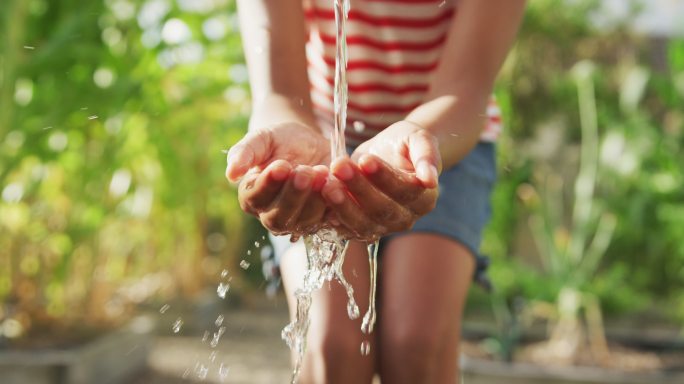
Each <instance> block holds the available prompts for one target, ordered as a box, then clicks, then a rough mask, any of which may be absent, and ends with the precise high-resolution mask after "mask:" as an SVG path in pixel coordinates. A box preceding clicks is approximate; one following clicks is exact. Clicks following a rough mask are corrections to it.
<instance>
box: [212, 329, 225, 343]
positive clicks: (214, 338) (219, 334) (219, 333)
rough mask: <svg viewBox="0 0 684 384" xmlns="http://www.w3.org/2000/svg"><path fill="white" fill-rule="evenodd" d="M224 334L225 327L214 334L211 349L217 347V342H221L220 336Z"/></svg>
mask: <svg viewBox="0 0 684 384" xmlns="http://www.w3.org/2000/svg"><path fill="white" fill-rule="evenodd" d="M225 332H226V327H221V328H219V330H218V332H214V337H213V338H212V339H211V343H209V345H211V347H212V348H216V346H217V345H218V343H219V341H221V336H223V334H224V333H225Z"/></svg>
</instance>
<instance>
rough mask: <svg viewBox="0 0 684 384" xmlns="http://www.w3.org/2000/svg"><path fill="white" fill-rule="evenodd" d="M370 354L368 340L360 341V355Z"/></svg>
mask: <svg viewBox="0 0 684 384" xmlns="http://www.w3.org/2000/svg"><path fill="white" fill-rule="evenodd" d="M369 354H370V343H369V342H368V340H364V341H362V342H361V355H363V356H368V355H369Z"/></svg>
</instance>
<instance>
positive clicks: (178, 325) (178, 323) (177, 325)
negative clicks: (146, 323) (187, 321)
mask: <svg viewBox="0 0 684 384" xmlns="http://www.w3.org/2000/svg"><path fill="white" fill-rule="evenodd" d="M182 327H183V319H181V318H180V317H179V318H177V319H176V321H174V322H173V326H172V327H171V329H173V333H178V332H180V330H181V328H182Z"/></svg>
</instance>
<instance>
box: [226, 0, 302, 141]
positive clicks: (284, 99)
mask: <svg viewBox="0 0 684 384" xmlns="http://www.w3.org/2000/svg"><path fill="white" fill-rule="evenodd" d="M238 11H239V12H238V14H239V17H240V29H241V34H242V42H243V47H244V51H245V58H246V61H247V67H248V70H249V77H250V87H251V91H252V107H253V110H252V119H251V120H250V129H258V128H259V127H263V126H267V125H271V124H276V123H283V122H287V121H295V122H299V123H303V124H305V125H307V126H310V127H312V128H314V127H315V119H314V117H313V112H312V107H311V98H310V95H309V81H308V75H307V71H306V68H307V64H306V54H305V45H306V31H305V23H304V14H303V9H302V2H301V0H238Z"/></svg>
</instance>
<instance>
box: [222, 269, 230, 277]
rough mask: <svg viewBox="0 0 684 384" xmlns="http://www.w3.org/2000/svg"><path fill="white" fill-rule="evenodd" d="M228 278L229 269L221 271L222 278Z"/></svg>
mask: <svg viewBox="0 0 684 384" xmlns="http://www.w3.org/2000/svg"><path fill="white" fill-rule="evenodd" d="M226 276H228V270H227V269H224V270H223V271H221V278H222V279H225V278H226Z"/></svg>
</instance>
